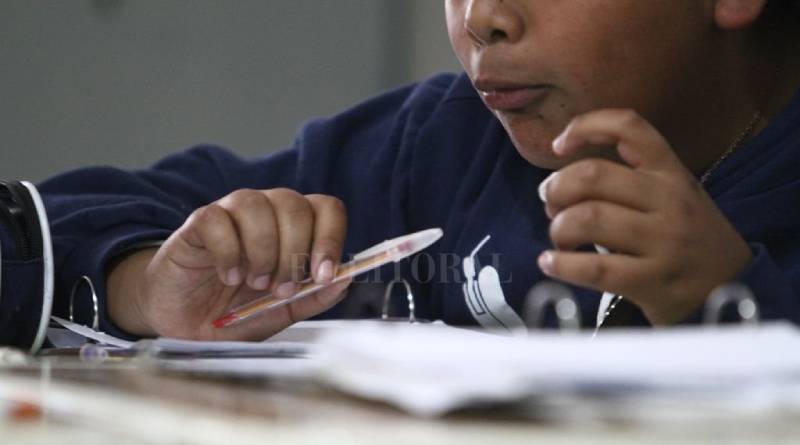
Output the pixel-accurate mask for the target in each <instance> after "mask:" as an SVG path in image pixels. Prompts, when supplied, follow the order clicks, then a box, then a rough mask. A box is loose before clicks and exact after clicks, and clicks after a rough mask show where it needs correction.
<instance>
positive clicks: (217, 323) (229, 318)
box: [211, 314, 237, 329]
mask: <svg viewBox="0 0 800 445" xmlns="http://www.w3.org/2000/svg"><path fill="white" fill-rule="evenodd" d="M236 318H237V317H236V314H228V315H226V316H224V317H220V318H218V319H216V320H214V322H213V323H211V324H212V325H213V326H214V327H215V328H217V329H219V328H224V327H225V326H228V325H229V324H231V323H233V321H234V320H236Z"/></svg>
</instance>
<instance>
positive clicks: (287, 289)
mask: <svg viewBox="0 0 800 445" xmlns="http://www.w3.org/2000/svg"><path fill="white" fill-rule="evenodd" d="M296 289H297V285H296V284H294V283H292V282H291V281H289V282H288V283H283V284H281V285H280V286H278V287H277V288H275V295H276V296H278V298H289V297H291V296H292V295H293V294H294V292H295V290H296Z"/></svg>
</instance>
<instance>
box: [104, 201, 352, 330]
mask: <svg viewBox="0 0 800 445" xmlns="http://www.w3.org/2000/svg"><path fill="white" fill-rule="evenodd" d="M346 227H347V218H346V213H345V208H344V205H343V204H342V203H341V201H339V200H338V199H336V198H333V197H330V196H323V195H305V196H304V195H301V194H299V193H297V192H294V191H291V190H288V189H272V190H238V191H235V192H233V193H231V194H229V195H228V196H225V197H223V198H222V199H220V200H218V201H215V202H213V203H211V204H209V205H207V206H205V207H201V208H199V209H197V210H196V211H195V212H193V213H192V214H191V215H190V216H189V218H188V219H187V220H186V222H185V223H184V224H183V226H181V227H180V228H179V229H178V230H177V231H175V232H174V233H173V234H172V235H171V236H170V237H169V239H167V241H166V242H165V243H164V244H163V245H162V246H160V247H159V248H157V249H155V248H154V249H147V250H143V251H139V252H137V253H135V254H133V255H130V256H128V257H126V258H125V259H123V260H122V261H120V262H119V263H117V264H116V266H115V267H114V268H113V269H112V270H111V272H110V274H109V279H108V286H107V288H108V311H109V314H110V315H111V317H112V320H114V322H115V323H117V324H118V326H120V327H121V328H122V329H125V330H127V331H128V332H131V333H133V334H138V335H142V336H157V335H161V336H169V337H177V338H192V339H202V340H232V339H237V340H257V339H264V338H266V337H268V336H270V335H272V334H274V333H276V332H278V331H280V330H282V329H284V328H286V327H287V326H289V325H291V324H292V323H294V322H296V321H299V320H303V319H306V318H308V317H311V316H314V315H316V314H318V313H320V312H322V311H324V310H326V309H328V308H330V307H331V306H333V305H334V304H335V303H337V302H338V301H339V300H340V299H341V297H342V294H343V291H344V290H345V289H346V288H347V286H348V284H349V280H348V279H345V280H341V281H338V282H337V283H336V284H333V285H331V286H329V287H326V288H323V289H320V290H318V291H317V292H315V293H313V294H312V295H310V296H309V297H308V298H303V299H298V300H296V301H293V302H291V303H289V304H286V305H282V306H281V307H279V308H276V309H275V310H273V311H269V313H259V314H258V315H255V316H253V320H251V322H248V323H241V324H237V325H236V326H231V327H229V328H226V329H216V328H214V327H213V326H212V322H213V321H215V320H216V319H217V318H219V317H220V316H222V315H224V314H227V313H228V312H230V311H231V310H233V309H235V308H237V307H239V306H241V305H243V304H245V303H248V302H251V301H253V300H254V299H256V298H258V297H261V296H263V295H264V294H265V293H272V294H274V295H276V296H278V297H280V298H286V297H290V296H292V295H294V294H295V293H296V291H297V290H298V283H299V282H300V281H302V280H303V279H305V278H306V277H309V276H310V279H311V280H312V281H313V282H315V283H319V284H330V282H331V281H332V280H333V278H334V273H335V271H336V270H337V268H338V266H339V260H340V258H341V255H342V246H343V244H344V237H345V232H346ZM308 268H310V270H307V269H308Z"/></svg>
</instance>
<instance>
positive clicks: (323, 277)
mask: <svg viewBox="0 0 800 445" xmlns="http://www.w3.org/2000/svg"><path fill="white" fill-rule="evenodd" d="M332 279H333V261H331V260H325V261H323V262H322V264H320V265H319V267H318V268H317V281H318V282H320V283H327V282H329V281H331V280H332Z"/></svg>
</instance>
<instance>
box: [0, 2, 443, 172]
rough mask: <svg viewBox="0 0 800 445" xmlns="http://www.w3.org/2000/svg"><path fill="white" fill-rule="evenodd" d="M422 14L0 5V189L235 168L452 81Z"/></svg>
mask: <svg viewBox="0 0 800 445" xmlns="http://www.w3.org/2000/svg"><path fill="white" fill-rule="evenodd" d="M443 9H444V8H443V2H441V1H436V0H328V1H326V0H292V1H288V2H287V1H281V0H237V1H222V0H71V1H58V0H49V1H48V0H3V1H2V2H0V143H1V144H2V146H0V178H9V179H10V178H24V179H30V180H34V181H38V180H41V179H44V178H46V177H47V176H50V175H52V174H55V173H57V172H60V171H64V170H66V169H70V168H75V167H79V166H84V165H89V164H92V165H101V164H102V165H115V166H119V167H124V168H138V167H144V166H146V165H148V164H150V163H152V162H154V161H156V160H157V159H159V158H161V157H163V156H164V155H166V154H168V153H171V152H175V151H177V150H180V149H183V148H185V147H188V146H190V145H193V144H196V143H217V144H221V145H224V146H226V147H229V148H231V149H232V150H235V151H237V152H239V153H241V154H242V155H243V156H256V155H261V154H264V153H266V152H268V151H272V150H275V149H278V148H282V147H285V146H286V145H288V144H289V143H290V142H291V140H292V138H293V135H294V134H295V132H296V130H297V128H298V126H299V125H300V124H301V123H302V122H303V121H304V120H306V119H308V118H311V117H314V116H324V115H329V114H331V113H334V112H336V111H339V110H341V109H343V108H345V107H347V106H349V105H352V104H354V103H356V102H358V101H359V100H362V99H365V98H367V97H369V96H371V95H373V94H376V93H378V92H380V91H382V90H385V89H387V88H390V87H393V86H396V85H399V84H403V83H407V82H411V81H413V80H415V79H420V78H423V77H425V76H427V75H430V74H431V73H434V72H437V71H443V70H446V71H452V70H456V69H458V65H457V62H456V61H455V58H454V57H453V55H452V53H451V51H450V47H449V44H448V41H447V36H446V32H445V27H444V14H443Z"/></svg>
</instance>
